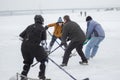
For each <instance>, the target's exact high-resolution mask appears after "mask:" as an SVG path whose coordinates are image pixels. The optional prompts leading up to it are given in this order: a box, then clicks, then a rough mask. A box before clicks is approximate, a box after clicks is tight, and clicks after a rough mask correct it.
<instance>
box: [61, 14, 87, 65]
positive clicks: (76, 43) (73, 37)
mask: <svg viewBox="0 0 120 80" xmlns="http://www.w3.org/2000/svg"><path fill="white" fill-rule="evenodd" d="M64 23H65V24H64V26H63V31H62V42H61V45H63V44H65V43H66V40H67V38H68V39H69V40H70V43H69V45H68V47H67V49H66V51H65V54H64V57H63V61H62V64H61V66H67V64H68V60H69V56H70V54H71V51H72V50H73V49H74V48H76V51H77V52H78V54H79V56H80V57H81V59H82V61H80V64H87V63H88V61H87V59H86V57H85V55H84V53H83V51H82V48H83V43H84V41H85V34H84V32H83V31H82V29H81V28H80V26H79V25H78V24H77V23H76V22H74V21H71V20H70V18H69V16H68V15H65V16H64Z"/></svg>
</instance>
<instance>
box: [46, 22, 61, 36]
mask: <svg viewBox="0 0 120 80" xmlns="http://www.w3.org/2000/svg"><path fill="white" fill-rule="evenodd" d="M47 26H48V27H54V32H53V35H55V36H56V37H57V38H59V37H61V35H62V26H59V25H58V24H57V23H52V24H48V25H47Z"/></svg>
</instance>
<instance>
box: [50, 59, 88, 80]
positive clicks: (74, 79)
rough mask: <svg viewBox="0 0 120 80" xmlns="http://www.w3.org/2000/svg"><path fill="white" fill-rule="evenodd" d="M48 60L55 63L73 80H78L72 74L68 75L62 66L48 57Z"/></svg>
mask: <svg viewBox="0 0 120 80" xmlns="http://www.w3.org/2000/svg"><path fill="white" fill-rule="evenodd" d="M48 59H49V60H50V61H51V62H53V63H54V64H55V65H56V66H57V67H59V68H60V69H61V70H62V71H64V72H65V73H66V74H67V75H68V76H70V77H71V78H72V79H73V80H77V79H76V78H75V77H73V76H72V75H71V74H70V73H68V72H67V71H66V70H65V69H64V68H62V67H61V66H60V65H58V64H57V63H56V62H55V61H54V60H52V59H51V58H49V57H48ZM82 80H89V78H85V79H82Z"/></svg>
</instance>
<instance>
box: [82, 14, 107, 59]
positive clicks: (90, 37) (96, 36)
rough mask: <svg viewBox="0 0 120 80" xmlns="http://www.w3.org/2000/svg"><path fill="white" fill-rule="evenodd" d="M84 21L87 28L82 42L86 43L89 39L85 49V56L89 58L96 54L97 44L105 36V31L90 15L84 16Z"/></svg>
mask: <svg viewBox="0 0 120 80" xmlns="http://www.w3.org/2000/svg"><path fill="white" fill-rule="evenodd" d="M86 22H87V30H86V41H85V42H84V44H86V43H87V42H88V41H89V43H88V44H87V46H86V49H85V56H86V58H87V59H88V60H89V59H90V58H93V57H94V56H95V55H96V53H97V51H98V48H99V44H100V43H101V42H102V41H103V39H104V38H105V32H104V30H103V28H102V26H101V25H100V24H99V23H98V22H96V21H94V20H93V19H92V17H91V16H87V17H86Z"/></svg>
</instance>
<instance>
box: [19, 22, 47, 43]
mask: <svg viewBox="0 0 120 80" xmlns="http://www.w3.org/2000/svg"><path fill="white" fill-rule="evenodd" d="M20 37H22V38H23V42H27V43H29V44H32V45H39V44H40V42H41V41H42V40H46V31H45V29H44V27H43V26H42V24H40V23H35V24H32V25H30V26H28V27H27V28H26V29H25V30H24V31H23V32H22V33H21V34H20Z"/></svg>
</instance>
